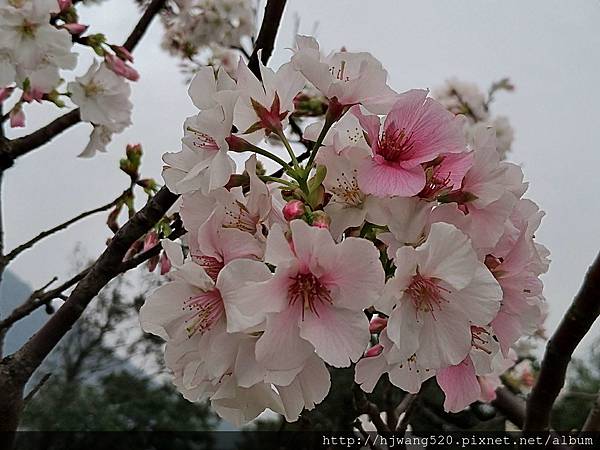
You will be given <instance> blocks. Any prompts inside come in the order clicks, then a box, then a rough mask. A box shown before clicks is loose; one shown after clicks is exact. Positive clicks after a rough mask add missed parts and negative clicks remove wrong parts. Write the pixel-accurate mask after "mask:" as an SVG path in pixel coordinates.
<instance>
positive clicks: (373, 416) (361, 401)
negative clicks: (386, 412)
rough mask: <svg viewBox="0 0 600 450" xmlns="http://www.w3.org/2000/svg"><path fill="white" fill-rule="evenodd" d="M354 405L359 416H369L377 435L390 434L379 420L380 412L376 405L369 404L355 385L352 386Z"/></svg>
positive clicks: (387, 428)
mask: <svg viewBox="0 0 600 450" xmlns="http://www.w3.org/2000/svg"><path fill="white" fill-rule="evenodd" d="M353 391H354V404H355V406H356V412H358V413H359V414H366V415H368V416H369V419H370V420H371V422H373V425H375V429H376V430H377V431H378V432H379V433H387V434H389V433H390V428H389V427H388V425H387V424H386V423H385V422H384V421H383V419H382V418H381V412H380V411H379V408H378V407H377V405H376V404H375V403H373V402H370V401H369V399H368V398H367V396H366V394H365V393H364V392H363V390H362V389H361V388H360V386H358V385H357V384H354V387H353Z"/></svg>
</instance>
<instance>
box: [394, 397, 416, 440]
mask: <svg viewBox="0 0 600 450" xmlns="http://www.w3.org/2000/svg"><path fill="white" fill-rule="evenodd" d="M416 399H417V394H406V395H405V396H404V397H403V398H402V401H401V402H400V404H399V405H398V406H397V407H396V411H395V415H396V417H397V420H396V423H394V424H393V429H394V430H396V431H400V428H401V425H402V420H400V416H401V415H402V413H404V417H406V416H407V414H408V410H409V409H410V408H411V406H412V404H413V403H414V401H415V400H416ZM402 426H404V425H402Z"/></svg>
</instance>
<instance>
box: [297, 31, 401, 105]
mask: <svg viewBox="0 0 600 450" xmlns="http://www.w3.org/2000/svg"><path fill="white" fill-rule="evenodd" d="M296 46H297V48H296V50H295V54H294V56H293V57H292V64H293V65H294V67H296V68H297V70H299V71H300V72H302V74H303V75H304V76H305V77H306V79H307V80H308V81H310V82H311V83H312V84H313V85H314V86H315V87H316V88H317V89H318V90H319V91H321V93H322V94H323V95H324V96H325V97H327V98H328V99H329V100H332V99H336V101H337V103H339V104H340V105H341V106H352V105H357V104H361V105H363V106H364V107H365V108H367V109H368V110H369V111H371V112H372V113H375V114H386V113H387V112H388V111H389V108H390V107H391V105H392V104H393V103H394V100H395V98H396V96H397V95H398V94H397V93H396V92H395V91H393V90H392V89H391V88H390V87H389V86H388V85H387V83H386V79H387V72H386V71H385V69H383V67H382V66H381V63H380V62H379V61H378V60H377V59H375V58H374V57H373V55H371V54H370V53H366V52H362V53H352V52H346V51H342V52H334V53H332V54H330V55H329V56H327V57H323V56H322V55H321V52H320V50H319V44H318V43H317V41H316V40H315V39H314V38H312V37H308V36H298V37H297V38H296Z"/></svg>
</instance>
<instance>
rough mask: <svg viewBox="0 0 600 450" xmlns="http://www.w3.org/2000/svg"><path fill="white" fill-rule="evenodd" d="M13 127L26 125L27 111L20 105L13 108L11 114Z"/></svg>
mask: <svg viewBox="0 0 600 450" xmlns="http://www.w3.org/2000/svg"><path fill="white" fill-rule="evenodd" d="M9 117H10V126H11V128H23V127H24V126H25V113H24V112H23V109H21V107H20V106H18V107H16V108H13V109H12V110H11V111H10V114H9Z"/></svg>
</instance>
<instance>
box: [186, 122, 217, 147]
mask: <svg viewBox="0 0 600 450" xmlns="http://www.w3.org/2000/svg"><path fill="white" fill-rule="evenodd" d="M187 130H188V131H189V132H191V133H192V134H193V135H194V138H193V139H192V145H193V146H194V147H196V148H200V149H202V150H219V146H218V145H217V142H216V141H215V140H214V139H213V138H212V137H211V136H209V135H208V134H206V133H204V132H202V131H199V130H196V129H194V128H192V127H187Z"/></svg>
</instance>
